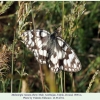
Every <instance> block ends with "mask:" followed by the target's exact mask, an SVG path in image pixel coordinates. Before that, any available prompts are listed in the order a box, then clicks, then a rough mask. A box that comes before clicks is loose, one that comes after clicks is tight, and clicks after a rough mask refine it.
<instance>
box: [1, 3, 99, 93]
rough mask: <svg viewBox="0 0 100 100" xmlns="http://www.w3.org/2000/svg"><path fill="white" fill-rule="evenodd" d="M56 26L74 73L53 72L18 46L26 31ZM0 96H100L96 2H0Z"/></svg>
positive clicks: (21, 45)
mask: <svg viewBox="0 0 100 100" xmlns="http://www.w3.org/2000/svg"><path fill="white" fill-rule="evenodd" d="M59 25H61V26H62V27H63V31H62V33H61V35H62V37H63V38H64V39H65V41H66V42H67V43H68V44H69V45H70V46H71V47H72V48H73V49H74V51H75V53H76V54H77V56H78V58H79V59H80V61H81V63H82V70H81V71H79V72H77V73H69V72H64V71H62V72H60V73H57V74H54V73H52V72H51V71H50V70H49V68H47V66H45V65H42V66H41V65H39V64H38V62H37V61H36V59H35V57H34V55H33V53H32V52H30V51H29V50H28V49H27V48H26V46H25V45H24V44H23V43H22V42H21V41H22V40H21V37H20V36H21V34H22V32H23V31H25V30H30V29H33V28H39V29H45V30H47V31H49V32H51V33H52V32H53V31H54V30H55V29H56V28H57V27H58V26H59ZM0 92H100V2H99V1H98V2H97V1H95V2H90V1H86V2H85V1H84V2H83V1H80V2H78V1H77V2H75V1H74V2H72V1H65V2H63V1H45V2H43V1H32V2H30V1H28V2H21V1H18V2H17V1H16V2H14V1H1V2H0Z"/></svg>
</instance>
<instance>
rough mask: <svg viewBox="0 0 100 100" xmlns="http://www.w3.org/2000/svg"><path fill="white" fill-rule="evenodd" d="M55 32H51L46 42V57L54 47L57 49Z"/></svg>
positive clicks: (52, 51)
mask: <svg viewBox="0 0 100 100" xmlns="http://www.w3.org/2000/svg"><path fill="white" fill-rule="evenodd" d="M56 35H57V33H53V34H51V35H50V37H49V39H48V42H47V51H48V57H50V56H51V55H52V54H54V48H57V49H58V50H59V45H58V42H57V38H56Z"/></svg>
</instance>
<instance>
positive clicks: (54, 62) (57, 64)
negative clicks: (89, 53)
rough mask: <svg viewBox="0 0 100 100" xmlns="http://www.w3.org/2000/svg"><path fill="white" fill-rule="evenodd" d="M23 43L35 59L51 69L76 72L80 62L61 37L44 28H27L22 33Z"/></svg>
mask: <svg viewBox="0 0 100 100" xmlns="http://www.w3.org/2000/svg"><path fill="white" fill-rule="evenodd" d="M22 40H23V43H24V44H25V45H26V46H27V48H29V49H30V50H31V51H32V52H33V53H34V56H35V57H36V59H37V61H38V62H39V63H41V64H47V66H48V67H49V68H50V69H51V70H52V71H53V72H55V73H56V72H58V71H60V70H65V71H69V72H77V71H79V70H81V63H80V61H79V59H78V57H77V56H76V54H75V52H74V51H73V49H72V48H71V47H70V46H69V45H68V44H67V43H66V42H65V41H64V40H63V39H62V38H61V37H55V35H54V36H53V35H52V34H50V33H49V32H48V31H46V30H39V29H37V30H35V31H33V30H29V31H26V32H24V33H23V34H22Z"/></svg>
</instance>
